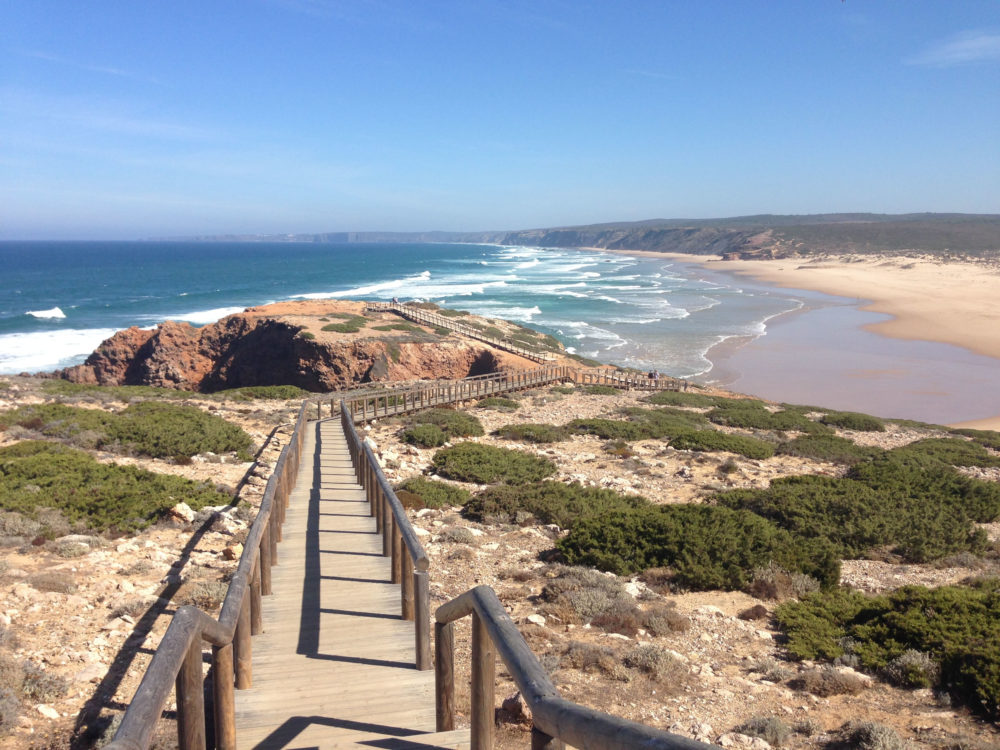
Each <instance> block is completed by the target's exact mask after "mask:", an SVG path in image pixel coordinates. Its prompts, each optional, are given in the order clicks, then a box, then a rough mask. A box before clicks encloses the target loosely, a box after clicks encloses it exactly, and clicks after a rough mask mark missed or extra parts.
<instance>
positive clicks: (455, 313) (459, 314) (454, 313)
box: [437, 308, 472, 318]
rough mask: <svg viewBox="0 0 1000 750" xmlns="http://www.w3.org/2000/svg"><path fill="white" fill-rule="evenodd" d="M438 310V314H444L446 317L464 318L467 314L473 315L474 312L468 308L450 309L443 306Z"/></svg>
mask: <svg viewBox="0 0 1000 750" xmlns="http://www.w3.org/2000/svg"><path fill="white" fill-rule="evenodd" d="M437 312H438V315H443V316H444V317H446V318H464V317H466V316H467V315H471V314H472V313H470V312H469V311H468V310H448V309H445V308H442V309H440V310H438V311H437Z"/></svg>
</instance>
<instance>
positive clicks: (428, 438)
mask: <svg viewBox="0 0 1000 750" xmlns="http://www.w3.org/2000/svg"><path fill="white" fill-rule="evenodd" d="M402 437H403V440H404V441H405V442H407V443H410V444H411V445H419V446H420V447H422V448H437V447H439V446H442V445H444V444H445V443H447V442H448V436H447V435H445V433H444V430H442V429H441V428H440V427H438V426H437V425H436V424H418V425H416V426H414V427H408V428H407V429H405V430H403V435H402Z"/></svg>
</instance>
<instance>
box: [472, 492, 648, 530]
mask: <svg viewBox="0 0 1000 750" xmlns="http://www.w3.org/2000/svg"><path fill="white" fill-rule="evenodd" d="M648 504H649V501H648V500H646V499H645V498H644V497H640V496H639V495H619V494H618V493H617V492H614V491H613V490H606V489H600V488H597V487H584V486H583V485H581V484H579V483H577V482H574V483H572V484H564V483H562V482H535V483H533V484H522V485H520V486H516V487H512V486H508V485H501V486H497V487H490V488H489V489H486V490H483V491H482V492H480V493H479V494H477V495H476V496H475V497H473V498H472V499H471V500H469V502H468V503H466V505H465V510H464V512H465V514H466V515H467V516H468V517H469V518H471V519H473V520H475V521H482V522H491V521H492V522H496V521H501V522H507V523H516V522H517V520H518V518H521V517H523V514H530V516H531V517H533V518H534V519H535V520H536V521H537V522H538V523H554V524H556V525H558V526H559V527H560V528H564V529H568V528H571V527H572V526H573V524H574V523H576V522H577V521H578V520H579V519H580V518H583V517H585V516H592V515H603V514H609V513H610V514H613V513H627V512H628V511H630V510H632V509H633V508H638V507H642V506H645V505H648Z"/></svg>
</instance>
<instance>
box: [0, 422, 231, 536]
mask: <svg viewBox="0 0 1000 750" xmlns="http://www.w3.org/2000/svg"><path fill="white" fill-rule="evenodd" d="M179 500H183V501H184V502H185V503H187V505H188V506H189V507H190V508H192V509H194V510H197V509H199V508H202V507H204V506H206V505H225V504H228V502H229V500H230V497H229V495H228V494H226V493H224V492H222V491H220V490H218V489H217V488H216V487H215V486H213V485H210V484H205V483H198V482H192V481H189V480H186V479H181V478H179V477H174V476H167V475H163V474H155V473H153V472H150V471H146V470H144V469H139V468H136V467H133V466H116V465H115V464H104V463H99V462H98V461H96V460H94V459H93V458H92V457H91V456H90V455H88V454H87V453H86V452H84V451H81V450H77V449H74V448H70V447H67V446H64V445H60V444H57V443H52V442H48V441H40V440H22V441H20V442H18V443H14V444H13V445H8V446H4V447H2V448H0V509H2V510H3V511H4V514H3V515H4V516H5V525H8V526H9V525H10V524H11V523H13V520H14V519H12V518H11V517H10V516H9V515H8V514H18V515H19V516H22V517H23V518H26V519H29V520H31V521H34V522H35V523H36V524H37V525H36V529H37V531H36V532H35V533H38V534H41V535H42V536H46V537H53V538H54V537H55V536H61V535H63V534H67V533H69V529H70V528H71V527H73V526H75V525H77V524H79V526H81V527H83V528H85V529H90V530H94V531H117V532H123V533H125V532H134V531H136V530H139V529H142V528H145V527H146V526H148V525H149V524H151V523H153V522H154V521H156V520H157V519H159V518H160V517H161V516H163V514H164V513H166V512H167V511H168V510H170V508H172V507H173V506H175V505H176V504H177V503H178V501H179ZM46 509H54V510H56V511H58V515H56V516H53V515H52V514H51V513H46V512H45V510H46ZM63 519H65V520H63ZM21 523H23V521H22V522H21ZM67 523H68V524H69V525H68V526H67ZM8 531H9V529H8Z"/></svg>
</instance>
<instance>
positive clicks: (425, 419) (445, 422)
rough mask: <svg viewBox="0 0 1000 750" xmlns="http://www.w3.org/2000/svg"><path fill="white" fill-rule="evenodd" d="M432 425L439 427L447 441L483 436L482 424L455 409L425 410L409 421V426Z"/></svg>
mask: <svg viewBox="0 0 1000 750" xmlns="http://www.w3.org/2000/svg"><path fill="white" fill-rule="evenodd" d="M426 424H432V425H435V426H436V427H439V428H440V429H441V431H442V432H444V433H445V435H447V436H448V439H449V440H450V439H451V438H455V437H480V436H481V435H483V434H485V433H484V431H483V425H482V423H481V422H480V421H479V420H478V419H476V418H475V417H474V416H472V415H471V414H466V413H465V412H462V411H456V410H455V409H427V410H426V411H422V412H418V413H416V414H414V415H413V416H412V418H411V419H410V425H426Z"/></svg>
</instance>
